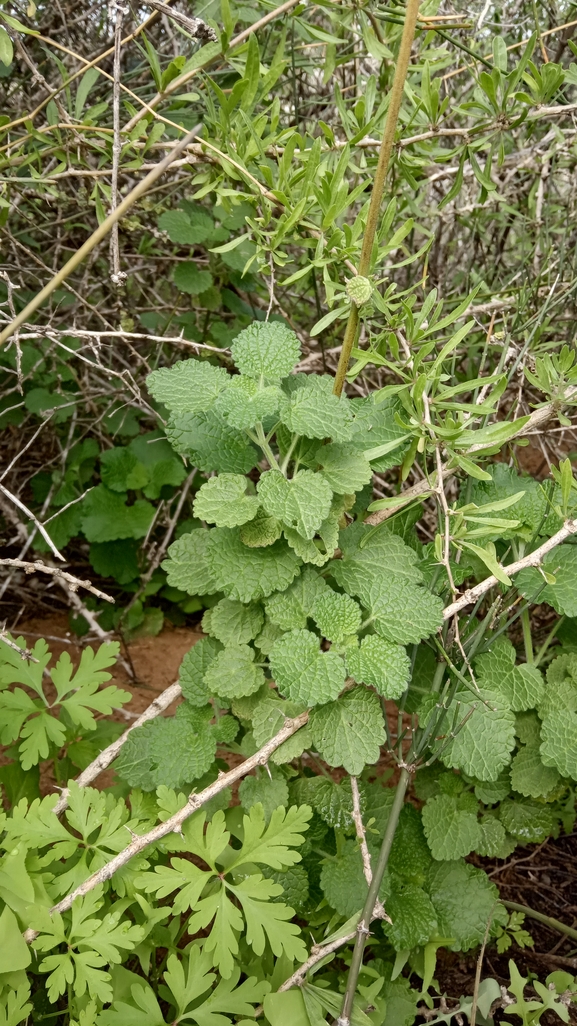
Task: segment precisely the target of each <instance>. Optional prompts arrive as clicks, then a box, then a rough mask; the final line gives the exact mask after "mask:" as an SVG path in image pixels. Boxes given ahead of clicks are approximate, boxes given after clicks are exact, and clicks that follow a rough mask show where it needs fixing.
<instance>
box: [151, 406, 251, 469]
mask: <svg viewBox="0 0 577 1026" xmlns="http://www.w3.org/2000/svg"><path fill="white" fill-rule="evenodd" d="M166 437H167V438H168V441H169V442H170V444H171V445H172V446H173V448H174V449H175V450H176V452H179V453H181V454H182V455H183V456H188V457H189V458H190V460H191V462H192V463H193V464H194V466H196V467H198V469H199V470H202V471H204V472H205V473H210V471H212V470H218V471H220V472H221V473H223V474H248V473H249V471H250V470H252V468H253V467H255V466H256V464H257V463H258V459H259V455H258V452H257V450H256V448H255V447H254V445H252V444H251V443H250V442H249V440H248V438H247V437H246V435H244V434H242V433H241V432H239V431H237V430H236V428H233V427H230V425H229V424H227V422H226V421H225V420H224V419H223V418H222V417H220V416H219V415H218V414H217V413H216V412H215V411H214V410H208V411H207V412H205V413H173V414H171V416H170V419H169V421H168V424H167V425H166Z"/></svg>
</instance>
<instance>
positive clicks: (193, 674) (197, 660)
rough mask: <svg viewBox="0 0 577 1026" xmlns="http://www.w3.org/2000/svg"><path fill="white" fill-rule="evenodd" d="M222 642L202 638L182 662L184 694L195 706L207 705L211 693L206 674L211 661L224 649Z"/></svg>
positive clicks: (180, 676)
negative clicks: (205, 681)
mask: <svg viewBox="0 0 577 1026" xmlns="http://www.w3.org/2000/svg"><path fill="white" fill-rule="evenodd" d="M222 647H223V646H222V644H220V642H219V641H215V639H214V638H201V640H200V641H197V642H196V644H194V645H193V646H192V648H190V649H189V652H187V654H186V656H185V657H184V659H183V661H182V663H181V669H180V671H179V681H180V684H181V687H182V689H183V695H184V697H185V699H187V701H188V702H190V703H191V704H192V705H194V706H203V705H206V703H207V702H208V699H209V698H210V695H209V693H208V688H207V687H206V684H205V683H204V674H205V673H206V671H207V669H208V667H209V666H210V663H213V661H214V660H215V659H216V657H217V656H218V654H219V653H220V652H221V650H222Z"/></svg>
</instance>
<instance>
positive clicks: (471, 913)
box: [426, 860, 508, 951]
mask: <svg viewBox="0 0 577 1026" xmlns="http://www.w3.org/2000/svg"><path fill="white" fill-rule="evenodd" d="M426 889H427V890H428V892H429V895H430V898H431V901H432V902H433V906H434V908H435V912H436V913H437V924H438V930H439V934H440V935H441V937H451V938H453V943H452V944H451V945H450V949H451V950H452V951H470V949H471V948H475V947H477V946H478V945H479V944H481V943H482V941H483V938H484V936H485V931H486V929H487V923H488V922H489V919H490V917H491V916H492V917H493V920H492V921H493V922H503V921H504V920H506V918H507V915H508V913H507V912H506V911H505V909H504V908H502V906H501V907H499V905H498V904H497V903H498V901H499V892H498V890H497V888H496V887H495V885H494V884H492V883H491V881H490V880H489V878H488V876H487V874H486V873H484V872H483V870H482V869H477V868H476V867H475V866H471V865H468V864H467V863H466V862H462V861H460V860H459V861H451V862H433V863H432V864H431V867H430V869H429V872H428V874H427V885H426Z"/></svg>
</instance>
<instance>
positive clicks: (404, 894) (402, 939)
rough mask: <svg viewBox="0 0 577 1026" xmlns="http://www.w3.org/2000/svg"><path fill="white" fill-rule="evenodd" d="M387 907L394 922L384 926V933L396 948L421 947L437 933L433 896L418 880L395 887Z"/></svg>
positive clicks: (402, 949)
mask: <svg viewBox="0 0 577 1026" xmlns="http://www.w3.org/2000/svg"><path fill="white" fill-rule="evenodd" d="M386 909H387V912H388V914H389V915H390V917H391V919H392V920H393V922H392V925H390V924H387V925H386V926H385V933H386V935H387V936H388V938H389V940H390V941H391V944H392V945H393V947H394V949H395V951H409V950H411V948H416V947H420V946H421V945H423V944H426V943H427V941H428V940H429V938H430V937H431V936H432V935H433V934H434V933H436V929H437V916H436V912H435V909H434V908H433V904H432V902H431V899H430V897H429V895H428V894H427V893H426V891H424V890H423V889H422V888H421V887H417V885H416V884H411V883H409V884H405V885H404V886H403V887H402V888H401V889H399V888H397V887H393V889H392V893H391V896H390V898H389V899H388V901H387V905H386Z"/></svg>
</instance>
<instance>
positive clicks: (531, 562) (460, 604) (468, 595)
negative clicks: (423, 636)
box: [443, 520, 577, 620]
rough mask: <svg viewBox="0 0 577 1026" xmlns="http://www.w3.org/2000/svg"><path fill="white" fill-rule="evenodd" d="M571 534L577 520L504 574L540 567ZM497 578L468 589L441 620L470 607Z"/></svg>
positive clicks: (566, 525) (512, 565)
mask: <svg viewBox="0 0 577 1026" xmlns="http://www.w3.org/2000/svg"><path fill="white" fill-rule="evenodd" d="M572 534H577V520H566V521H565V523H564V524H563V527H562V528H561V530H560V531H557V534H554V535H553V536H552V537H551V538H548V539H547V541H546V542H543V544H542V545H540V546H539V548H538V549H535V551H534V552H530V553H529V555H528V556H524V557H523V559H518V560H517V562H516V563H509V565H508V566H504V567H503V570H504V571H505V573H506V574H508V575H509V576H511V575H512V574H518V573H519V571H520V570H525V569H526V568H527V567H531V566H535V567H539V566H541V563H542V562H543V558H544V556H546V555H547V553H548V552H551V551H552V549H556V548H557V546H558V545H561V544H562V543H563V542H564V541H565V540H566V539H567V538H569V537H570V536H571V535H572ZM497 583H498V582H497V578H496V577H494V576H491V577H487V578H485V580H484V581H481V583H480V584H476V585H475V587H474V588H468V589H467V591H465V592H463V594H462V595H461V596H460V597H459V598H458V599H457V600H456V602H451V604H450V605H449V606H446V607H445V609H444V611H443V619H444V620H448V619H449V618H450V617H451V616H454V614H455V613H458V612H459V610H461V609H464V608H465V606H468V605H471V603H472V602H476V601H477V599H478V598H480V597H481V595H484V594H485V592H487V591H489V589H490V588H492V587H493V585H495V584H497Z"/></svg>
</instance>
